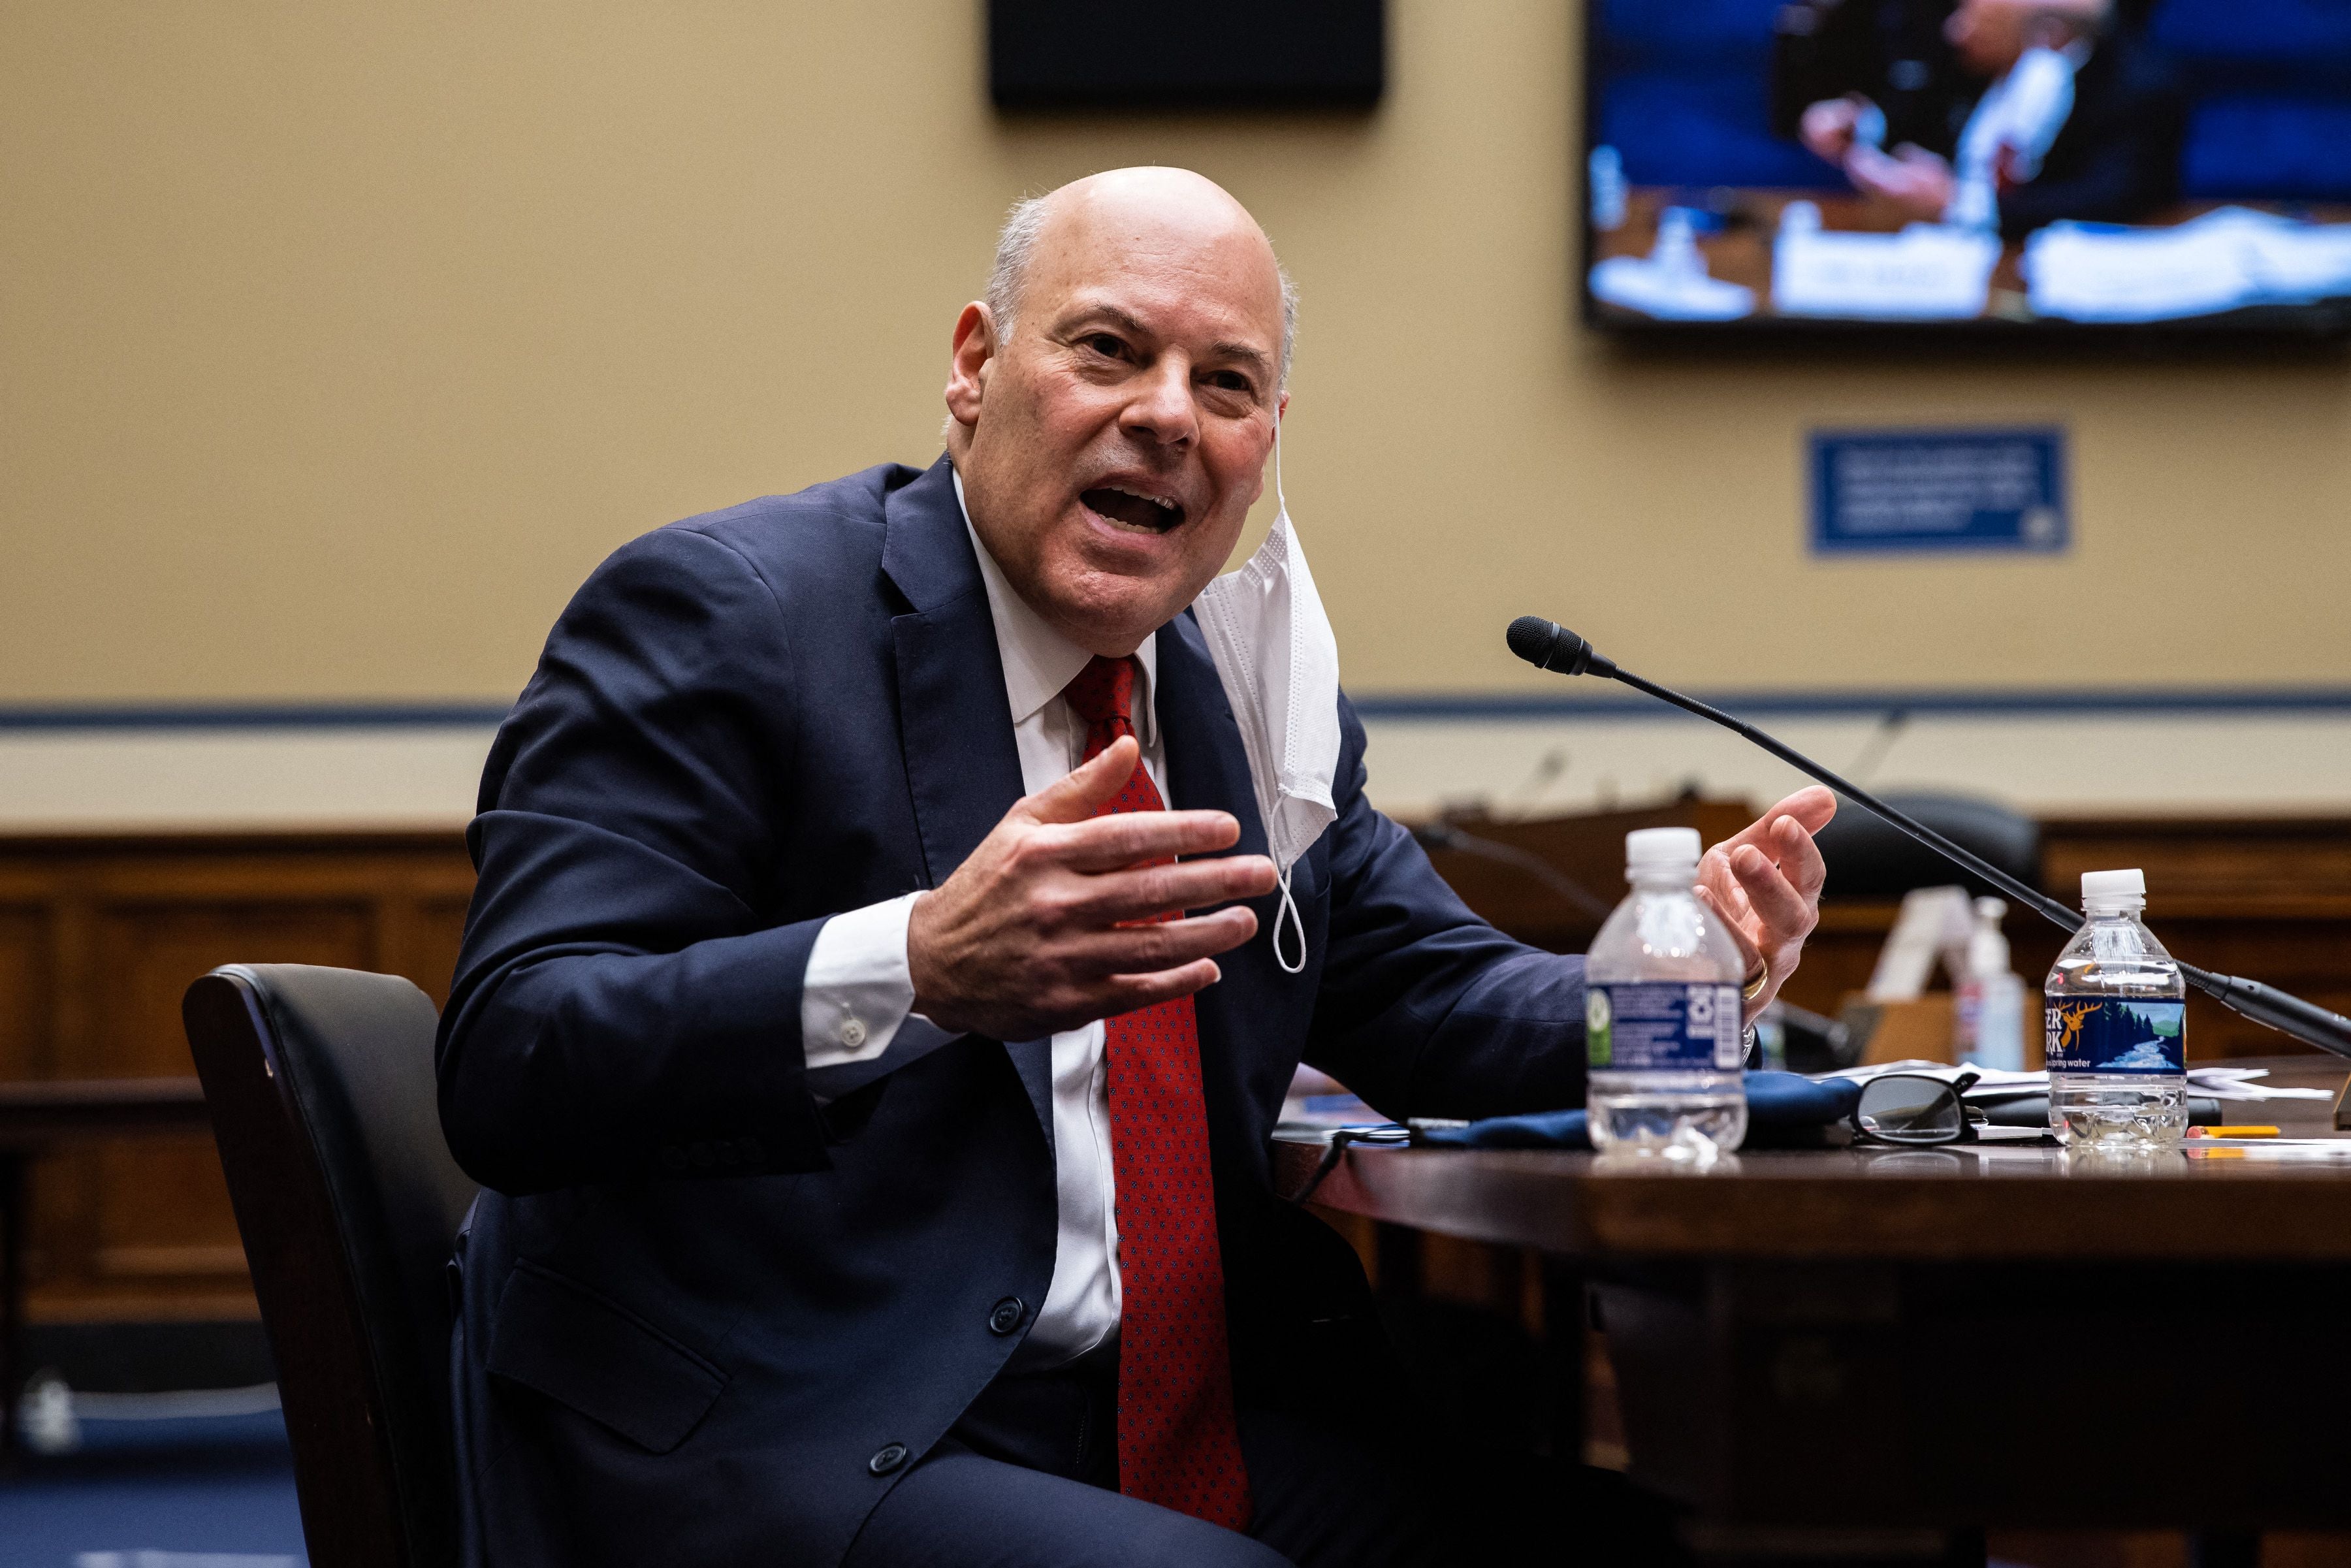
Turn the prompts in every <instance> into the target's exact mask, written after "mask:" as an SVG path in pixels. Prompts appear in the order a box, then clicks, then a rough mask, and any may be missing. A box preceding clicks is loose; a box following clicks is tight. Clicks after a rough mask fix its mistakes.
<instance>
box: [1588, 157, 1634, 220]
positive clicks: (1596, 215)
mask: <svg viewBox="0 0 2351 1568" xmlns="http://www.w3.org/2000/svg"><path fill="white" fill-rule="evenodd" d="M1590 172H1591V178H1590V180H1589V181H1588V182H1587V183H1588V184H1589V185H1590V187H1591V192H1592V226H1593V228H1595V229H1602V230H1607V229H1620V228H1623V227H1624V226H1625V195H1626V191H1625V159H1624V156H1623V154H1621V153H1619V152H1617V151H1616V149H1614V147H1610V146H1607V145H1605V144H1603V145H1601V146H1598V147H1594V148H1593V150H1592V159H1591V163H1590Z"/></svg>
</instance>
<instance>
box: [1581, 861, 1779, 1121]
mask: <svg viewBox="0 0 2351 1568" xmlns="http://www.w3.org/2000/svg"><path fill="white" fill-rule="evenodd" d="M1625 881H1627V882H1629V883H1632V884H1633V891H1632V894H1630V896H1628V897H1627V898H1626V899H1625V902H1624V903H1622V904H1618V905H1617V906H1616V909H1615V912H1614V914H1612V915H1609V916H1608V921H1607V924H1605V925H1603V926H1601V928H1600V935H1599V936H1598V937H1597V938H1596V939H1594V941H1593V944H1592V951H1591V953H1590V954H1589V955H1588V956H1586V957H1585V959H1584V966H1583V972H1584V984H1585V992H1584V996H1585V1010H1586V1017H1585V1024H1586V1043H1587V1046H1588V1049H1589V1051H1590V1057H1589V1061H1590V1063H1591V1075H1590V1078H1589V1080H1588V1082H1587V1087H1586V1096H1585V1102H1584V1103H1585V1108H1586V1111H1587V1113H1588V1120H1589V1123H1590V1125H1591V1128H1592V1142H1593V1146H1594V1147H1596V1148H1598V1149H1599V1150H1600V1151H1601V1152H1602V1153H1603V1154H1607V1153H1610V1152H1612V1151H1613V1152H1616V1153H1631V1154H1640V1155H1662V1156H1663V1157H1665V1158H1667V1159H1675V1160H1687V1161H1690V1162H1692V1163H1694V1164H1701V1165H1702V1164H1706V1163H1708V1162H1710V1161H1712V1160H1713V1159H1714V1157H1715V1156H1716V1155H1718V1154H1720V1153H1724V1152H1727V1151H1729V1150H1731V1149H1735V1148H1737V1147H1738V1146H1739V1145H1740V1140H1742V1139H1743V1138H1745V1137H1746V1135H1747V1082H1746V1079H1745V1077H1744V1075H1743V1074H1742V1073H1741V1072H1740V1068H1741V1066H1742V1065H1743V1064H1744V1061H1745V1057H1746V1030H1745V1029H1744V1028H1743V1027H1742V1024H1741V1020H1740V996H1739V983H1740V970H1741V969H1742V968H1743V967H1744V966H1743V965H1742V964H1741V962H1740V955H1739V945H1738V944H1737V943H1736V942H1735V941H1733V940H1732V938H1731V936H1730V933H1729V931H1727V930H1725V929H1724V928H1723V925H1722V923H1721V921H1720V920H1719V918H1717V917H1716V915H1714V914H1713V913H1712V912H1711V911H1710V910H1708V908H1707V906H1706V905H1705V904H1700V903H1699V902H1698V898H1697V897H1696V895H1695V894H1693V893H1692V892H1691V891H1690V890H1691V888H1692V887H1693V886H1694V885H1695V884H1696V883H1697V882H1698V831H1697V830H1696V829H1695V828H1642V829H1639V830H1638V831H1634V832H1631V833H1627V834H1625Z"/></svg>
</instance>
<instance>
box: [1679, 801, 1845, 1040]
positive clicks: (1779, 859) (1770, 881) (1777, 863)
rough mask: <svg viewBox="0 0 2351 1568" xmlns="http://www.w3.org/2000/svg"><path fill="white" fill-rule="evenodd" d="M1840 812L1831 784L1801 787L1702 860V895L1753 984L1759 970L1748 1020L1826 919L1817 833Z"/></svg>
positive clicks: (1789, 971) (1788, 972)
mask: <svg viewBox="0 0 2351 1568" xmlns="http://www.w3.org/2000/svg"><path fill="white" fill-rule="evenodd" d="M1835 815H1836V797H1835V796H1834V795H1833V794H1831V793H1830V792H1829V791H1828V790H1826V789H1823V788H1822V787H1821V786H1819V785H1817V784H1815V785H1813V787H1812V788H1811V789H1799V790H1797V791H1796V792H1795V793H1794V794H1792V795H1791V796H1789V797H1788V798H1787V799H1786V800H1782V801H1781V802H1780V803H1779V804H1778V805H1776V806H1774V807H1772V808H1771V810H1768V811H1766V812H1764V813H1763V815H1762V816H1761V818H1759V819H1758V820H1757V821H1756V822H1755V825H1754V826H1753V827H1750V828H1749V829H1747V830H1746V831H1744V832H1741V833H1739V834H1737V835H1736V836H1734V837H1731V838H1728V839H1725V840H1723V841H1722V842H1720V843H1719V844H1717V845H1715V846H1714V848H1712V849H1710V850H1708V851H1707V852H1706V857H1705V858H1704V859H1703V860H1701V861H1700V862H1698V897H1699V898H1700V899H1701V900H1703V901H1704V902H1705V903H1706V904H1707V905H1708V907H1709V908H1711V909H1712V910H1713V911H1714V912H1715V913H1716V914H1718V915H1721V916H1722V922H1723V924H1724V925H1728V926H1729V928H1730V935H1731V936H1732V937H1733V938H1734V939H1735V940H1736V941H1737V942H1738V943H1739V952H1740V956H1741V957H1742V958H1744V959H1745V960H1746V967H1745V969H1744V970H1743V971H1742V973H1743V974H1744V975H1745V976H1746V979H1747V984H1748V986H1749V988H1750V989H1752V988H1753V986H1754V981H1755V977H1756V976H1757V975H1758V974H1759V973H1760V974H1761V976H1762V979H1763V984H1762V988H1761V989H1760V990H1756V991H1755V993H1754V995H1753V997H1752V998H1751V999H1750V1000H1749V1001H1748V1003H1747V1006H1746V1017H1747V1021H1749V1022H1750V1023H1752V1022H1753V1021H1754V1019H1755V1015H1756V1014H1757V1013H1760V1012H1761V1011H1762V1010H1763V1009H1764V1006H1765V1005H1766V1004H1767V1003H1769V1002H1770V1001H1771V998H1773V997H1776V996H1778V995H1779V994H1780V987H1781V984H1782V982H1783V981H1785V980H1786V979H1787V977H1789V976H1791V975H1792V974H1794V973H1795V972H1796V964H1797V961H1798V960H1799V959H1800V958H1802V956H1803V952H1804V938H1805V937H1807V936H1811V935H1812V934H1813V926H1815V925H1819V924H1820V922H1821V883H1823V882H1825V881H1827V880H1828V873H1829V868H1828V862H1825V861H1823V860H1822V859H1821V851H1820V846H1819V845H1817V844H1815V843H1813V834H1814V833H1816V832H1818V831H1820V830H1821V829H1823V828H1824V827H1826V826H1828V821H1829V819H1830V818H1831V817H1834V816H1835Z"/></svg>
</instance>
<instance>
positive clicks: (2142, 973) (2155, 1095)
mask: <svg viewBox="0 0 2351 1568" xmlns="http://www.w3.org/2000/svg"><path fill="white" fill-rule="evenodd" d="M2146 908H2147V878H2146V877H2145V876H2144V875H2143V874H2142V873H2138V872H2136V871H2093V872H2085V873H2083V875H2082V913H2083V914H2085V915H2087V916H2089V918H2088V920H2087V921H2086V922H2085V924H2084V925H2083V926H2082V929H2081V930H2080V931H2079V932H2077V933H2075V934H2074V939H2073V940H2072V941H2071V942H2068V943H2066V944H2065V950H2064V952H2062V953H2060V954H2058V955H2057V964H2056V967H2054V968H2053V969H2051V970H2050V971H2049V984H2048V987H2047V997H2048V1011H2047V1014H2046V1018H2047V1029H2048V1037H2047V1038H2048V1046H2047V1059H2048V1065H2049V1126H2050V1130H2051V1131H2053V1132H2054V1133H2055V1134H2057V1135H2058V1136H2059V1137H2060V1138H2062V1139H2064V1141H2065V1142H2066V1143H2068V1144H2070V1145H2074V1146H2075V1147H2083V1146H2097V1147H2105V1146H2124V1147H2147V1146H2150V1145H2152V1146H2172V1145H2178V1144H2179V1141H2180V1139H2181V1138H2182V1137H2183V1136H2184V1135H2185V1134H2186V1133H2187V1131H2188V1069H2187V1055H2186V1050H2185V1046H2186V1040H2185V1035H2186V1025H2187V1017H2188V988H2187V985H2186V983H2185V982H2184V981H2183V980H2182V979H2181V978H2180V974H2179V965H2178V964H2176V963H2174V962H2173V961H2172V957H2171V955H2170V954H2168V953H2167V952H2165V951H2164V950H2163V944H2162V943H2160V942H2158V941H2157V940H2156V939H2155V934H2154V933H2153V932H2151V931H2149V930H2148V929H2147V926H2146V925H2144V924H2142V923H2141V921H2140V919H2139V915H2140V914H2141V913H2142V912H2143V911H2144V910H2145V909H2146Z"/></svg>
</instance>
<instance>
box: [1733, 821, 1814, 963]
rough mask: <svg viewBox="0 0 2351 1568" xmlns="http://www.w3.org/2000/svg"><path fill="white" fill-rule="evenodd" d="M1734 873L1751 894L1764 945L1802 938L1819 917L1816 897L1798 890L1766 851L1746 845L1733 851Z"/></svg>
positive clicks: (1748, 900) (1743, 887)
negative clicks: (1814, 905)
mask: <svg viewBox="0 0 2351 1568" xmlns="http://www.w3.org/2000/svg"><path fill="white" fill-rule="evenodd" d="M1730 874H1731V875H1733V876H1735V877H1737V878H1738V879H1739V885H1740V889H1741V890H1742V891H1744V892H1745V893H1746V894H1747V904H1748V907H1749V908H1750V909H1752V910H1753V911H1754V912H1755V918H1756V920H1757V922H1758V923H1759V924H1760V925H1761V927H1762V930H1761V934H1760V935H1761V938H1762V946H1765V947H1766V948H1771V947H1777V946H1782V944H1785V943H1791V942H1801V941H1802V940H1803V939H1804V938H1805V936H1809V935H1810V934H1811V932H1812V929H1813V924H1814V922H1815V920H1816V919H1817V915H1816V914H1815V912H1814V908H1813V900H1812V899H1810V898H1808V897H1806V896H1805V895H1804V894H1802V893H1800V892H1798V891H1797V890H1796V886H1795V884H1794V883H1792V882H1790V881H1789V880H1788V878H1787V876H1786V874H1785V873H1782V870H1781V869H1780V868H1779V867H1778V866H1776V865H1773V864H1772V863H1771V861H1770V860H1769V859H1767V858H1766V857H1765V856H1764V854H1763V852H1762V851H1761V850H1758V849H1755V848H1753V847H1751V846H1743V847H1741V848H1740V849H1736V850H1733V851H1732V852H1730Z"/></svg>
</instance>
